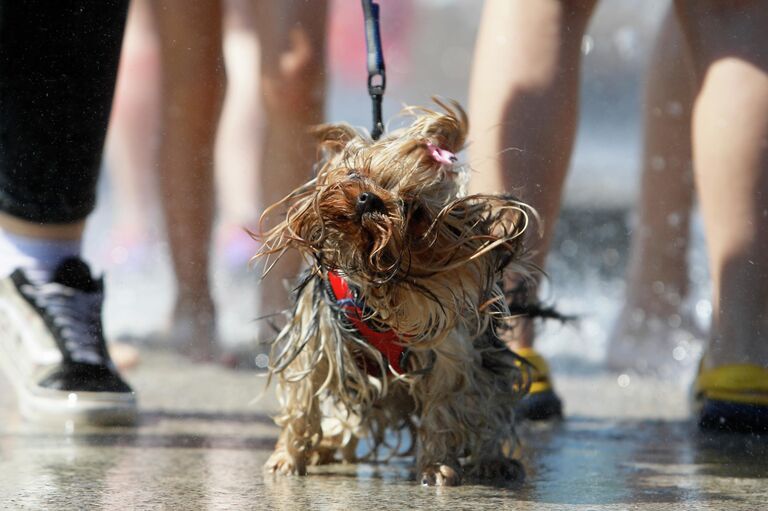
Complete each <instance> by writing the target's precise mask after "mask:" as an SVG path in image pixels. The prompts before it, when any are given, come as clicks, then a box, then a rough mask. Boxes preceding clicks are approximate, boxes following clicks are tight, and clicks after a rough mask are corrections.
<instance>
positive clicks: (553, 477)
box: [0, 352, 768, 510]
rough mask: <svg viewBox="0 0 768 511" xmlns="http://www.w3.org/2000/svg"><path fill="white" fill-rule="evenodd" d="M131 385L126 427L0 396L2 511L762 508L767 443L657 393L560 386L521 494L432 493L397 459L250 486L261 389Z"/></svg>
mask: <svg viewBox="0 0 768 511" xmlns="http://www.w3.org/2000/svg"><path fill="white" fill-rule="evenodd" d="M170 368H173V371H172V374H173V377H171V378H169V377H168V376H167V375H168V374H170V373H171V371H169V369H170ZM201 371H203V372H204V373H205V377H204V378H195V374H196V373H198V372H201ZM129 378H130V379H131V382H132V383H133V384H134V385H135V386H136V387H137V388H138V389H139V390H140V392H141V395H142V398H143V399H142V408H143V410H144V411H143V412H142V417H141V422H140V424H139V425H138V426H137V427H135V428H118V429H106V430H98V429H87V428H86V429H75V430H72V431H71V432H66V431H65V429H64V428H63V427H61V426H56V425H49V426H32V425H29V424H25V423H24V422H22V421H21V420H20V418H19V417H18V415H17V412H16V410H15V406H14V404H15V403H14V399H13V397H12V396H9V395H8V394H7V393H5V392H4V393H3V394H2V397H0V496H2V505H0V508H3V509H310V508H311V509H360V508H364V507H370V506H372V505H375V506H376V508H377V509H416V508H421V507H425V508H433V509H498V508H501V509H505V508H515V509H630V508H631V509H649V510H650V509H675V508H691V509H693V508H695V509H700V508H702V507H704V506H711V507H712V508H713V509H757V508H759V507H760V506H762V505H763V503H764V502H765V501H766V499H768V461H766V460H768V438H765V437H762V438H761V437H758V436H739V435H724V434H703V433H701V432H699V431H698V430H697V429H696V427H695V425H694V424H693V423H692V422H691V421H690V420H688V419H687V417H686V413H685V412H684V411H680V410H678V408H679V407H680V405H681V403H682V400H680V399H678V398H674V399H670V398H669V397H665V393H666V394H670V392H669V387H668V386H667V385H665V384H663V383H662V382H653V381H642V382H635V383H634V384H633V385H634V387H633V386H630V387H629V388H623V387H620V386H618V385H610V384H609V383H610V382H612V381H615V377H614V376H607V375H602V376H601V375H600V374H595V373H593V374H592V375H587V376H571V377H567V378H563V379H561V380H560V384H561V387H563V389H562V392H563V395H564V397H565V399H566V403H568V405H569V406H568V410H569V416H568V418H567V420H565V421H562V422H558V423H550V424H535V425H527V426H524V427H523V428H522V429H521V436H522V440H523V444H524V446H525V449H524V464H525V466H526V470H527V478H526V480H525V481H524V482H523V483H522V484H519V485H511V486H507V487H505V486H483V485H478V484H470V485H466V486H463V487H459V488H443V489H439V488H438V489H435V488H423V487H420V486H419V485H417V484H416V483H415V482H414V475H413V474H412V472H411V467H410V461H411V460H408V459H397V460H394V461H392V462H390V463H388V464H384V463H381V464H376V463H364V464H360V465H357V466H349V465H332V466H327V467H322V468H316V469H313V470H312V472H311V475H310V476H309V477H307V478H283V477H273V476H271V475H267V474H264V473H263V472H262V468H261V467H262V464H263V463H264V461H265V460H266V458H267V456H268V455H269V453H270V451H271V448H272V446H273V443H274V441H275V438H276V433H277V430H276V429H275V428H274V426H272V422H271V420H270V418H269V411H270V410H273V409H274V406H275V403H274V400H273V399H272V398H271V397H270V396H267V397H265V399H264V400H262V401H261V402H259V403H256V404H252V397H253V395H255V393H258V389H259V385H260V384H259V383H254V380H253V378H254V376H253V375H250V374H248V373H243V372H231V371H227V370H224V369H219V368H214V367H208V366H202V368H201V366H195V365H192V364H188V363H186V362H184V361H183V360H180V359H178V357H176V356H174V355H170V354H163V353H151V352H150V353H146V354H145V360H144V362H143V364H142V366H141V367H140V368H139V369H137V370H136V371H135V372H133V373H131V374H130V375H129ZM183 381H186V384H185V385H184V392H183V394H177V393H179V392H181V387H180V385H181V383H180V382H183ZM158 384H160V385H158ZM0 386H2V387H1V388H7V387H5V383H4V382H3V383H1V384H0ZM216 388H218V389H222V390H221V392H217V391H216V390H214V389H216ZM676 392H677V391H674V392H672V393H673V394H674V393H676ZM578 394H581V395H582V396H583V397H584V399H582V400H579V399H576V398H575V396H576V395H578ZM598 394H599V395H598ZM216 395H218V396H219V399H218V400H217V399H212V396H216ZM569 396H570V397H572V399H569ZM628 401H629V402H635V403H636V406H634V407H629V408H627V407H626V406H627V402H628ZM654 408H655V409H656V410H657V411H658V413H655V412H654ZM629 409H633V410H634V414H633V413H625V410H629ZM638 415H639V416H640V417H637V416H638ZM643 415H644V416H645V417H642V416H643ZM654 415H655V416H659V415H660V416H665V417H667V419H665V420H656V419H653V418H651V417H653V416H654ZM670 417H671V418H670ZM674 417H679V418H674Z"/></svg>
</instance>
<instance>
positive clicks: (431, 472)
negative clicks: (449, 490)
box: [421, 465, 461, 486]
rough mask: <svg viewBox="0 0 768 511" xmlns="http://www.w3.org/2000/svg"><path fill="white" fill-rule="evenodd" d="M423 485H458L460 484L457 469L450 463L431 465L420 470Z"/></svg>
mask: <svg viewBox="0 0 768 511" xmlns="http://www.w3.org/2000/svg"><path fill="white" fill-rule="evenodd" d="M421 484H422V485H424V486H458V485H459V484H461V475H460V474H459V471H458V470H456V469H455V468H453V467H452V466H450V465H433V466H431V467H427V468H425V469H424V470H423V471H422V472H421Z"/></svg>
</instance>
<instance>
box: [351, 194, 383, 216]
mask: <svg viewBox="0 0 768 511" xmlns="http://www.w3.org/2000/svg"><path fill="white" fill-rule="evenodd" d="M355 210H356V211H357V214H358V215H362V214H363V213H386V212H387V206H385V205H384V201H383V200H381V197H379V196H378V195H376V194H375V193H371V192H363V193H361V194H360V195H358V196H357V204H355Z"/></svg>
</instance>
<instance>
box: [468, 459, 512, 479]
mask: <svg viewBox="0 0 768 511" xmlns="http://www.w3.org/2000/svg"><path fill="white" fill-rule="evenodd" d="M466 468H467V472H468V474H470V475H471V476H472V478H473V479H474V478H477V479H478V480H481V481H498V482H502V481H503V482H519V481H522V480H523V479H525V469H524V468H523V465H522V463H520V462H519V461H517V460H512V459H505V458H503V459H498V460H486V461H481V462H479V463H478V464H477V465H472V466H471V467H466Z"/></svg>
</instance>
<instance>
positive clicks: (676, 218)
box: [667, 213, 683, 227]
mask: <svg viewBox="0 0 768 511" xmlns="http://www.w3.org/2000/svg"><path fill="white" fill-rule="evenodd" d="M682 221H683V217H682V215H681V214H680V213H670V214H668V215H667V224H669V226H670V227H677V226H678V225H680V222H682Z"/></svg>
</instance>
